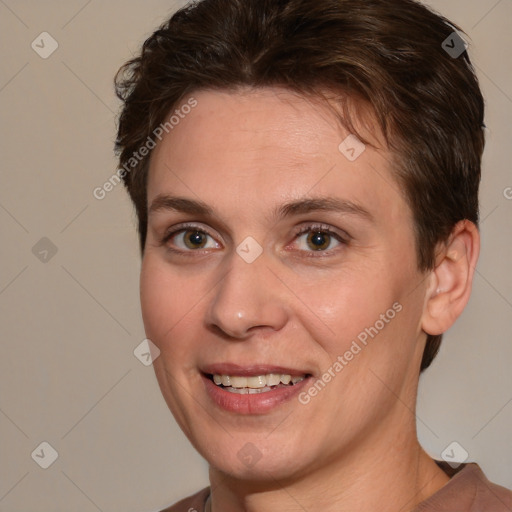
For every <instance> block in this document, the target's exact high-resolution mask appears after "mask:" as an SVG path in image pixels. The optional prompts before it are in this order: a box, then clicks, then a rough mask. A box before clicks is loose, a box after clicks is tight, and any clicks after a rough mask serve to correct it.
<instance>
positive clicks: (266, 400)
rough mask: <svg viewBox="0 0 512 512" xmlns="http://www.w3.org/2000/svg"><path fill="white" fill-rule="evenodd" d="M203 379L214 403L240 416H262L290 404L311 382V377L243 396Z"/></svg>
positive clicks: (206, 378) (204, 376)
mask: <svg viewBox="0 0 512 512" xmlns="http://www.w3.org/2000/svg"><path fill="white" fill-rule="evenodd" d="M202 377H203V382H204V385H205V387H206V391H207V393H208V395H209V396H210V398H211V399H212V400H213V402H214V403H215V404H216V405H218V406H219V407H220V408H221V409H224V410H225V411H229V412H236V413H239V414H262V413H265V412H268V411H270V410H272V409H274V408H276V407H278V406H279V405H282V404H284V403H285V402H289V401H290V400H292V398H294V397H295V396H297V395H298V394H299V393H300V391H301V389H302V388H303V387H304V386H305V385H306V384H307V383H308V382H309V380H310V377H306V378H305V379H304V380H302V381H300V382H297V384H294V385H291V386H287V387H281V388H275V389H272V390H270V391H266V392H263V393H254V394H243V395H241V394H239V393H230V392H229V391H226V390H225V389H223V388H221V387H220V386H217V384H215V383H214V382H213V381H212V380H211V379H209V378H208V377H207V376H206V375H203V376H202Z"/></svg>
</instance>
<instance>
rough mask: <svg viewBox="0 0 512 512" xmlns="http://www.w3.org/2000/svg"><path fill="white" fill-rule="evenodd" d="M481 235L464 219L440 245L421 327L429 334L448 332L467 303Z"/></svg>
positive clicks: (471, 223)
mask: <svg viewBox="0 0 512 512" xmlns="http://www.w3.org/2000/svg"><path fill="white" fill-rule="evenodd" d="M479 253H480V234H479V232H478V228H477V227H476V226H475V224H473V222H470V221H469V220H461V221H460V222H458V223H457V224H456V225H455V227H454V228H453V230H452V232H451V234H450V237H449V238H448V240H447V241H446V242H445V243H443V244H442V245H440V246H439V248H438V253H437V257H436V263H435V268H434V269H433V270H432V271H431V274H430V284H429V286H428V289H427V294H426V297H425V307H424V309H423V316H422V323H421V326H422V329H423V330H424V331H425V332H426V333H427V334H432V335H436V334H442V333H443V332H445V331H447V330H448V329H449V328H450V327H451V326H452V325H453V323H454V322H455V320H456V319H457V317H458V316H459V315H460V314H461V313H462V311H463V309H464V308H465V306H466V304H467V303H468V300H469V296H470V294H471V287H472V283H473V275H474V273H475V267H476V263H477V261H478V255H479Z"/></svg>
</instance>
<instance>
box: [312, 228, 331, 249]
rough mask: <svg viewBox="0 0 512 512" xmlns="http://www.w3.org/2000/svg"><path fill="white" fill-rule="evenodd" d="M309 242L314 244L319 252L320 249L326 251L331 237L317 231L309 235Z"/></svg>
mask: <svg viewBox="0 0 512 512" xmlns="http://www.w3.org/2000/svg"><path fill="white" fill-rule="evenodd" d="M308 241H309V242H312V243H313V244H314V246H315V247H314V249H315V250H316V251H318V250H320V249H325V248H326V247H327V246H328V245H329V235H326V234H325V233H322V232H321V231H317V232H315V233H312V234H311V235H309V237H308Z"/></svg>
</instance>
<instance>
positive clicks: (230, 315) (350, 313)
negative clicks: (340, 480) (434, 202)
mask: <svg viewBox="0 0 512 512" xmlns="http://www.w3.org/2000/svg"><path fill="white" fill-rule="evenodd" d="M194 98H195V100H196V101H197V104H196V106H194V108H192V109H187V111H189V113H187V115H186V116H183V119H181V120H180V122H179V123H178V124H177V125H175V126H174V128H173V129H172V130H170V131H169V133H167V134H166V135H165V137H164V138H163V139H162V141H161V142H159V143H158V145H157V147H156V148H155V149H154V151H153V154H152V157H151V162H150V170H149V178H148V194H147V195H148V197H147V199H148V207H149V211H150V213H149V220H148V235H147V241H146V247H145V253H144V256H143V262H142V272H141V302H142V312H143V319H144V324H145V328H146V334H147V336H148V338H149V339H151V340H152V341H153V343H155V344H156V345H157V346H158V348H159V349H160V351H161V352H160V356H159V357H158V358H157V359H156V360H155V361H154V368H155V372H156V375H157V379H158V382H159V385H160V388H161V391H162V393H163V396H164V398H165V400H166V402H167V404H168V406H169V407H170V409H171V411H172V412H173V414H174V416H175V418H176V420H177V421H178V423H179V424H180V426H181V428H182V429H183V431H184V432H185V434H186V435H187V436H188V438H189V439H190V440H191V442H192V443H193V444H194V445H195V447H196V448H197V450H198V451H199V452H200V453H201V454H202V455H203V456H204V457H205V458H206V459H207V460H208V461H209V462H210V464H211V465H212V466H213V467H214V468H217V469H218V470H220V471H223V472H226V473H228V474H230V475H232V476H236V477H240V478H247V479H265V478H287V477H293V476H300V475H301V474H306V473H307V472H309V471H314V470H319V469H320V468H321V467H324V468H326V467H328V466H329V465H332V464H337V463H338V462H339V461H341V460H343V459H344V458H346V457H350V456H353V455H357V454H363V453H370V452H371V450H373V453H374V454H375V453H378V452H379V451H382V450H385V449H389V441H390V439H391V438H392V437H393V438H394V437H395V436H397V435H400V434H401V433H403V432H405V431H406V430H407V429H409V428H413V427H412V425H413V423H414V415H413V414H411V412H410V407H414V397H415V392H416V387H415V386H416V384H417V379H418V372H419V363H420V359H421V354H422V350H423V346H424V341H425V336H424V334H423V333H422V331H421V327H420V325H421V316H422V312H423V309H424V302H425V292H426V284H425V279H424V277H425V276H423V275H422V274H421V273H419V271H418V270H417V258H416V250H415V244H414V235H413V220H412V215H411V211H410V209H409V208H408V206H407V204H406V202H405V200H404V198H403V196H402V193H401V191H400V189H399V187H398V185H397V184H396V182H395V179H394V178H393V174H392V163H391V161H392V159H391V156H390V154H389V153H388V152H387V151H386V150H385V149H384V148H382V147H381V148H380V149H377V147H378V146H379V136H378V134H376V133H371V131H370V132H369V131H365V130H364V129H363V128H362V125H361V130H362V135H364V136H367V137H368V138H369V139H370V140H372V141H374V142H375V146H376V148H373V147H371V146H370V145H367V146H366V148H364V146H354V142H353V141H352V142H351V139H349V142H348V143H347V144H346V147H345V146H343V145H342V146H341V149H340V147H339V146H340V143H342V141H344V140H345V139H346V138H347V136H348V135H350V134H349V132H347V131H345V130H344V129H342V128H341V127H340V124H339V122H338V121H337V119H336V117H335V115H334V113H333V111H332V109H330V108H328V107H327V105H326V104H322V103H320V100H319V101H316V102H315V101H312V100H308V99H306V98H304V97H301V96H298V95H296V94H294V93H292V92H289V91H285V90H280V89H273V88H268V89H259V90H245V91H241V92H237V93H233V92H229V93H228V92H219V91H202V92H201V91H199V92H197V93H196V94H194ZM356 126H357V125H356ZM367 126H370V125H368V124H367ZM351 147H352V148H354V149H355V151H351V150H350V148H351ZM344 148H345V149H344ZM347 148H348V149H347ZM358 148H359V149H362V148H364V151H363V152H362V153H361V154H360V155H359V156H357V155H358V153H359V151H358ZM354 157H357V158H355V159H354ZM397 397H399V398H400V399H397ZM384 447H386V448H384ZM270 475H271V476H270Z"/></svg>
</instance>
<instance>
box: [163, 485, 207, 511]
mask: <svg viewBox="0 0 512 512" xmlns="http://www.w3.org/2000/svg"><path fill="white" fill-rule="evenodd" d="M209 494H210V488H209V487H205V488H204V489H202V490H200V491H199V492H196V493H195V494H192V496H188V497H187V498H184V499H182V500H180V501H178V502H177V503H175V504H174V505H171V506H169V507H167V508H165V509H163V510H161V511H160V512H203V510H204V504H205V502H206V499H207V498H208V496H209Z"/></svg>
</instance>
